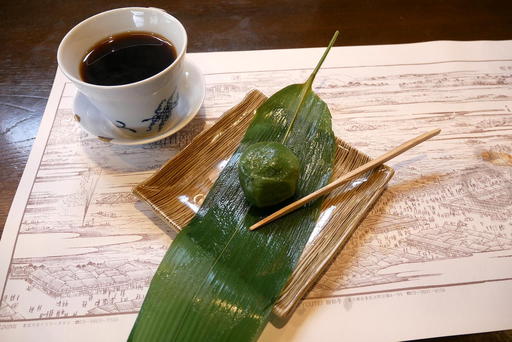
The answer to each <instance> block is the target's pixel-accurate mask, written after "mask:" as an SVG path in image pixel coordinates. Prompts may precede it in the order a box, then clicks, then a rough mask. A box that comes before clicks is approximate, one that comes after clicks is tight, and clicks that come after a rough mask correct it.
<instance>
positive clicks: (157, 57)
mask: <svg viewBox="0 0 512 342" xmlns="http://www.w3.org/2000/svg"><path fill="white" fill-rule="evenodd" d="M176 57H177V54H176V49H175V48H174V46H173V44H172V43H171V42H170V41H168V40H167V39H165V38H163V37H161V36H159V35H157V34H155V33H151V32H124V33H120V34H116V35H112V36H110V37H107V38H105V39H103V40H101V41H99V42H98V43H96V44H95V45H94V46H93V47H92V48H91V49H89V51H88V52H87V53H86V54H85V56H84V58H83V60H82V62H81V64H80V77H81V78H82V80H83V81H84V82H87V83H91V84H96V85H104V86H115V85H122V84H128V83H133V82H137V81H142V80H144V79H146V78H148V77H151V76H153V75H156V74H158V73H159V72H160V71H162V70H164V69H165V68H167V67H168V66H169V65H171V64H172V63H173V62H174V60H175V59H176Z"/></svg>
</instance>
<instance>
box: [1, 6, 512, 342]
mask: <svg viewBox="0 0 512 342" xmlns="http://www.w3.org/2000/svg"><path fill="white" fill-rule="evenodd" d="M126 6H151V7H160V8H163V9H165V10H167V11H168V12H170V13H171V14H172V15H174V16H176V17H177V18H179V19H180V20H181V21H182V22H183V24H184V25H185V27H186V29H187V32H188V34H189V47H188V51H189V52H204V51H228V50H229V51H233V50H259V49H279V48H300V47H320V46H324V45H325V39H326V37H330V36H331V35H332V33H333V32H334V31H335V30H337V29H339V30H341V32H342V35H341V39H338V42H337V44H336V45H338V46H350V45H374V44H397V43H411V42H422V41H432V40H502V39H512V1H510V0H503V1H494V0H485V1H482V0H417V1H408V0H356V1H346V0H310V1H307V0H281V1H280V0H277V1H276V0H273V1H270V0H202V1H194V0H175V1H162V0H155V1H144V0H140V1H137V2H135V1H128V0H114V1H109V2H107V1H102V0H89V1H64V0H51V1H50V0H37V1H36V0H19V1H3V3H2V10H1V14H0V17H1V20H0V41H1V42H2V54H1V58H0V70H1V72H0V151H1V154H0V155H1V161H0V190H1V196H0V234H1V233H2V231H3V227H4V225H5V221H6V218H7V214H8V211H9V207H10V205H11V203H12V199H13V197H14V194H15V192H16V188H17V186H18V183H19V181H20V178H21V175H22V172H23V169H24V167H25V164H26V162H27V159H28V156H29V153H30V150H31V147H32V144H33V142H34V139H35V136H36V134H37V130H38V127H39V124H40V121H41V117H42V115H43V112H44V108H45V106H46V102H47V100H48V96H49V94H50V89H51V86H52V82H53V78H54V76H55V71H56V68H57V62H56V51H57V47H58V44H59V42H60V40H61V39H62V38H63V36H64V35H65V34H66V32H67V31H68V30H70V29H71V28H72V27H73V26H74V25H76V24H77V23H79V22H80V21H82V20H84V19H85V18H87V17H89V16H91V15H94V14H96V13H99V12H102V11H105V10H108V9H113V8H118V7H126ZM511 340H512V331H508V332H497V333H486V334H476V335H468V336H458V337H445V338H439V339H429V340H426V341H511Z"/></svg>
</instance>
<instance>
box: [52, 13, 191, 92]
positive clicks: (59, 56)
mask: <svg viewBox="0 0 512 342" xmlns="http://www.w3.org/2000/svg"><path fill="white" fill-rule="evenodd" d="M130 10H138V11H148V10H149V11H159V12H161V13H162V14H164V15H166V16H168V17H170V18H171V19H172V20H175V21H176V23H177V24H178V26H179V27H181V29H182V31H183V34H184V35H185V37H184V38H185V39H184V48H183V49H182V51H181V52H180V53H179V54H178V56H176V59H175V60H174V61H173V62H172V63H171V64H170V65H169V66H168V67H166V68H165V69H163V70H162V71H160V72H159V73H157V74H155V75H153V76H150V77H148V78H145V79H143V80H140V81H137V82H132V83H127V84H119V85H114V86H112V85H110V86H107V85H99V84H92V83H87V82H84V81H82V80H81V79H79V78H76V77H74V76H73V75H71V74H70V73H69V72H68V71H66V69H65V68H64V67H63V66H62V65H63V64H62V58H63V56H62V54H63V44H64V42H65V41H66V40H68V39H69V36H70V35H71V34H72V33H73V32H74V31H76V30H78V29H79V28H80V27H82V26H84V25H87V24H88V23H89V22H91V21H92V20H94V19H96V18H97V17H100V16H105V15H108V14H111V13H114V12H123V11H130ZM187 45H188V36H187V31H186V30H185V27H184V26H183V24H182V23H181V22H180V21H179V20H178V19H177V18H176V17H174V16H172V15H171V14H169V13H168V12H167V11H165V10H163V9H161V8H157V7H121V8H115V9H112V10H108V11H103V12H100V13H98V14H95V15H93V16H91V17H89V18H87V19H85V20H82V21H81V22H79V23H78V24H76V25H75V26H74V27H73V28H72V29H71V30H69V31H68V33H66V35H65V36H64V38H62V40H61V41H60V43H59V47H58V49H57V65H58V67H59V69H60V70H61V71H62V72H63V73H64V75H66V77H67V78H69V79H70V80H71V81H72V82H73V83H76V84H79V85H81V86H84V87H89V88H94V89H102V90H105V89H122V88H130V87H134V86H138V85H140V84H142V83H144V82H148V81H151V80H153V79H156V78H158V77H159V76H160V75H162V74H163V73H165V72H168V71H169V70H171V69H174V68H175V67H176V65H177V64H178V62H179V61H180V60H181V59H182V58H183V56H184V55H185V53H186V51H187Z"/></svg>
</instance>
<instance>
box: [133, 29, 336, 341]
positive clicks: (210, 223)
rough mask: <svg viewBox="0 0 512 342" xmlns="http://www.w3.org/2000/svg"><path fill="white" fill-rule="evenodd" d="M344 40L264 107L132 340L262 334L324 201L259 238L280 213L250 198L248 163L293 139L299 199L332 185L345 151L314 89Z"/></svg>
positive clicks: (172, 254) (166, 262)
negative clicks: (258, 150)
mask: <svg viewBox="0 0 512 342" xmlns="http://www.w3.org/2000/svg"><path fill="white" fill-rule="evenodd" d="M337 34H338V32H336V33H335V35H334V37H333V39H332V40H331V42H330V43H329V47H328V48H327V49H326V51H325V53H324V55H323V56H322V58H321V60H320V62H319V63H318V65H317V67H316V68H315V70H314V71H313V73H312V74H311V76H310V77H309V78H308V80H307V81H306V82H305V83H304V84H293V85H290V86H288V87H286V88H284V89H282V90H280V91H278V92H277V93H275V94H274V95H273V96H272V97H270V98H269V99H268V100H267V101H266V102H264V103H263V104H262V105H261V106H260V107H259V108H258V109H257V110H256V113H255V117H254V119H253V121H252V122H251V125H250V126H249V128H248V130H247V132H246V134H245V136H244V138H243V140H242V142H241V143H240V146H239V148H238V149H237V151H236V152H235V153H234V154H233V156H232V157H231V159H230V160H229V162H228V164H227V165H226V167H225V168H224V170H223V171H222V172H221V174H220V175H219V178H218V179H217V181H216V182H215V184H214V185H213V187H212V188H211V190H210V192H209V193H208V196H207V197H206V199H205V201H204V203H203V205H202V206H201V208H200V210H199V211H198V212H197V214H196V215H195V217H194V218H193V219H192V220H191V222H190V223H189V224H188V225H187V226H186V227H185V228H184V229H183V230H182V231H181V232H180V233H179V234H178V235H177V237H176V239H175V240H174V241H173V243H172V244H171V246H170V248H169V250H168V251H167V253H166V254H165V256H164V258H163V260H162V262H161V264H160V266H159V267H158V270H157V271H156V273H155V276H154V277H153V280H152V281H151V285H150V288H149V290H148V293H147V295H146V297H145V300H144V303H143V305H142V308H141V310H140V313H139V315H138V317H137V320H136V321H135V324H134V326H133V328H132V331H131V334H130V336H129V338H128V341H141V342H142V341H143V342H151V341H187V342H189V341H210V342H213V341H236V342H241V341H255V340H256V339H257V338H258V336H259V335H260V334H261V332H262V330H263V328H264V327H265V325H266V324H267V321H268V319H269V314H270V312H271V310H272V307H273V305H274V303H275V301H276V300H277V298H278V297H279V294H280V292H281V290H282V288H283V286H284V285H285V283H286V281H287V280H288V278H289V277H290V275H291V273H292V271H293V269H294V267H295V265H296V263H297V261H298V259H299V257H300V255H301V253H302V250H303V248H304V246H305V244H306V242H307V241H308V239H309V236H310V234H311V232H312V231H313V228H314V226H315V223H316V219H317V217H318V215H319V209H320V205H321V200H316V201H314V202H311V203H309V204H308V205H306V206H304V207H302V208H300V209H298V210H296V211H295V212H293V213H291V214H289V215H287V216H285V217H283V218H281V219H279V220H276V221H274V222H272V223H270V224H268V225H267V226H265V227H264V228H262V229H260V230H257V231H249V229H248V227H249V226H251V225H252V224H254V223H256V222H257V221H259V220H260V219H262V218H263V217H265V216H267V215H268V214H270V213H271V212H272V211H273V210H275V207H270V209H264V208H263V209H262V208H258V207H256V206H253V205H251V204H250V203H249V202H248V201H247V200H246V197H245V195H244V191H243V189H242V187H241V184H240V180H239V176H238V163H239V159H240V156H241V154H242V153H244V151H246V150H247V149H249V148H250V147H251V146H252V145H253V144H257V143H260V142H278V143H280V144H281V143H283V142H284V144H283V145H285V147H286V149H289V150H290V151H291V153H292V154H293V155H294V156H295V157H296V158H297V159H298V162H299V163H300V174H299V175H298V181H297V184H296V189H295V195H294V196H293V197H292V198H291V199H297V198H300V197H303V196H305V195H307V194H309V193H311V192H312V191H314V190H316V189H318V188H320V187H322V186H324V185H326V184H327V183H328V182H329V179H330V177H331V174H332V167H333V160H334V153H335V147H336V145H335V138H334V134H333V132H332V128H331V115H330V112H329V109H328V108H327V105H326V104H325V102H323V101H322V100H321V99H320V98H319V97H318V95H316V94H315V93H314V92H313V90H312V88H311V85H312V83H313V80H314V78H315V76H316V73H317V72H318V70H319V68H320V66H321V64H322V62H323V61H324V59H325V57H326V56H327V53H328V52H329V49H330V48H331V46H332V45H333V44H334V41H335V39H336V37H337ZM292 125H293V130H289V129H288V128H289V127H291V126H292ZM285 136H286V138H285ZM287 155H288V154H287ZM290 158H292V159H293V157H290ZM292 172H293V171H292Z"/></svg>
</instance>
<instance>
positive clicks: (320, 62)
mask: <svg viewBox="0 0 512 342" xmlns="http://www.w3.org/2000/svg"><path fill="white" fill-rule="evenodd" d="M339 33H340V31H338V30H336V32H334V35H333V36H332V38H331V41H330V42H329V45H328V46H327V48H326V49H325V51H324V54H323V55H322V58H320V60H319V61H318V64H317V65H316V67H315V70H313V72H312V73H311V75H310V76H309V78H308V80H307V81H306V83H307V84H308V85H309V86H310V87H311V85H312V84H313V81H314V80H315V76H316V74H317V73H318V70H320V67H321V66H322V64H323V63H324V60H325V58H326V57H327V55H328V54H329V51H330V50H331V48H332V46H333V45H334V43H335V42H336V39H337V38H338V35H339Z"/></svg>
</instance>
